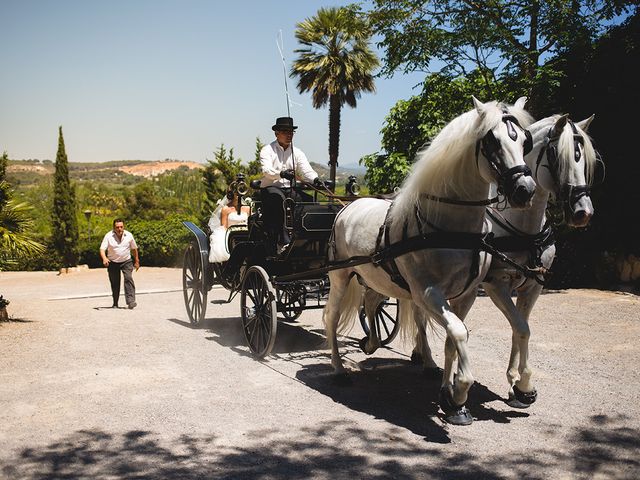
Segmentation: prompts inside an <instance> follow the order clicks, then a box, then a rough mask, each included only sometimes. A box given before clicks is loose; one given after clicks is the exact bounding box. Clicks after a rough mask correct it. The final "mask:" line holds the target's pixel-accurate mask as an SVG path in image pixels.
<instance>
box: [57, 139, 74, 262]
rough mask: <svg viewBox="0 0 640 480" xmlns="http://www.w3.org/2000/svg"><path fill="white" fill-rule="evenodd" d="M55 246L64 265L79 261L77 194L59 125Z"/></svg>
mask: <svg viewBox="0 0 640 480" xmlns="http://www.w3.org/2000/svg"><path fill="white" fill-rule="evenodd" d="M52 220H53V238H52V240H53V247H54V248H55V250H56V252H57V253H58V256H59V258H60V262H61V263H62V265H61V266H62V267H71V266H73V265H77V263H78V237H79V234H78V219H77V218H76V194H75V189H74V188H73V186H72V185H71V182H70V180H69V165H68V161H67V154H66V152H65V148H64V138H63V136H62V127H59V134H58V153H57V154H56V171H55V173H54V176H53V215H52Z"/></svg>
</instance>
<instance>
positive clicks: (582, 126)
mask: <svg viewBox="0 0 640 480" xmlns="http://www.w3.org/2000/svg"><path fill="white" fill-rule="evenodd" d="M595 116H596V115H595V114H593V115H591V116H590V117H589V118H585V119H584V120H582V121H581V122H578V123H576V125H577V126H578V127H580V129H581V130H582V131H583V132H587V131H588V130H589V125H591V122H593V119H594V118H595Z"/></svg>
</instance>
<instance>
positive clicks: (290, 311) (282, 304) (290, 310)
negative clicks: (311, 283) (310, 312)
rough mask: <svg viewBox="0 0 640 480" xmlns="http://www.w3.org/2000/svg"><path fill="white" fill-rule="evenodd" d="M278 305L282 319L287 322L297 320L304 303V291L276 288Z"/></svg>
mask: <svg viewBox="0 0 640 480" xmlns="http://www.w3.org/2000/svg"><path fill="white" fill-rule="evenodd" d="M278 305H279V308H280V314H281V315H282V319H283V320H285V321H288V322H293V321H295V320H297V319H298V318H299V317H300V315H302V311H303V310H304V306H305V305H306V300H305V298H304V291H299V290H291V289H288V288H285V289H278Z"/></svg>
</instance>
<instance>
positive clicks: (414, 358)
mask: <svg viewBox="0 0 640 480" xmlns="http://www.w3.org/2000/svg"><path fill="white" fill-rule="evenodd" d="M411 363H413V364H414V365H420V364H421V363H422V355H420V354H419V353H418V352H411Z"/></svg>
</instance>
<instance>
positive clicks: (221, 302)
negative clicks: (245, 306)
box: [211, 300, 231, 305]
mask: <svg viewBox="0 0 640 480" xmlns="http://www.w3.org/2000/svg"><path fill="white" fill-rule="evenodd" d="M211 303H213V304H214V305H224V304H225V303H231V302H230V300H211Z"/></svg>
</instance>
